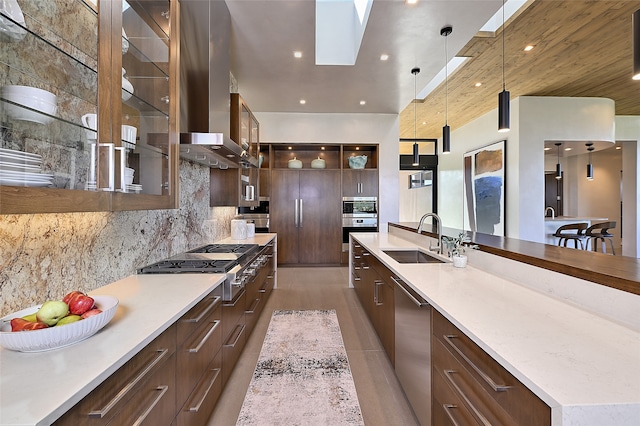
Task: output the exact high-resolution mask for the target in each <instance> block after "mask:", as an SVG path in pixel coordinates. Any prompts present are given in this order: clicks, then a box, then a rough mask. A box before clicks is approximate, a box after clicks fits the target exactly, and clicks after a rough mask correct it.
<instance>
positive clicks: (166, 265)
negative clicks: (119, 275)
mask: <svg viewBox="0 0 640 426" xmlns="http://www.w3.org/2000/svg"><path fill="white" fill-rule="evenodd" d="M236 264H237V262H236V261H235V260H206V259H199V260H198V259H167V260H161V261H160V262H156V263H153V264H151V265H148V266H145V267H144V268H141V269H140V272H141V273H144V274H172V273H173V274H178V273H185V272H202V273H208V274H224V273H227V272H229V271H230V270H231V269H232V268H233V267H234V266H235V265H236Z"/></svg>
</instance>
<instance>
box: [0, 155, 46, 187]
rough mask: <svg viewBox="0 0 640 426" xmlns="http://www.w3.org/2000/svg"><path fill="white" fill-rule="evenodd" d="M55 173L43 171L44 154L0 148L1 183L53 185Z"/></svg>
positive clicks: (12, 184) (11, 184)
mask: <svg viewBox="0 0 640 426" xmlns="http://www.w3.org/2000/svg"><path fill="white" fill-rule="evenodd" d="M52 183H53V175H52V174H46V173H42V156H40V155H38V154H31V153H29V152H22V151H16V150H14V149H5V148H0V185H10V186H34V187H36V186H38V187H45V186H51V184H52Z"/></svg>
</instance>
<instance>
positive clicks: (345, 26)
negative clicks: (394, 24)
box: [316, 0, 373, 65]
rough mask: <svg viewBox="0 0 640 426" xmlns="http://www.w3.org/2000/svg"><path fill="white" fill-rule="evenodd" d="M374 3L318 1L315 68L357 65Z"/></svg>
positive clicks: (362, 0)
mask: <svg viewBox="0 0 640 426" xmlns="http://www.w3.org/2000/svg"><path fill="white" fill-rule="evenodd" d="M372 4H373V0H316V65H354V64H355V63H356V58H357V57H358V51H359V50H360V43H361V42H362V37H363V35H364V30H365V28H366V27H367V21H368V20H369V13H370V12H371V5H372Z"/></svg>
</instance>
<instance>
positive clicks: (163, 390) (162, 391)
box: [133, 385, 169, 426]
mask: <svg viewBox="0 0 640 426" xmlns="http://www.w3.org/2000/svg"><path fill="white" fill-rule="evenodd" d="M154 390H157V391H160V394H159V395H158V397H157V398H156V399H155V400H154V401H153V404H151V405H150V406H149V407H148V408H147V409H146V410H145V411H144V413H142V415H141V416H140V417H138V420H136V421H135V422H134V423H133V426H139V425H141V424H142V422H144V420H145V419H146V418H147V416H148V415H149V413H151V411H153V409H154V408H155V406H156V405H158V402H160V400H161V399H162V397H163V396H164V394H165V393H167V391H168V390H169V386H167V385H162V386H158V387H157V388H155V389H154Z"/></svg>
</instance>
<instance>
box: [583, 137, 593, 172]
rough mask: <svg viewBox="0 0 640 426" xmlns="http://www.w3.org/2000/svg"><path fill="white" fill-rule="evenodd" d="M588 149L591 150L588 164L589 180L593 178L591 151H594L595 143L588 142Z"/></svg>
mask: <svg viewBox="0 0 640 426" xmlns="http://www.w3.org/2000/svg"><path fill="white" fill-rule="evenodd" d="M585 145H587V151H589V164H587V180H593V162H591V152H593V143H592V142H588V143H586V144H585Z"/></svg>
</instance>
